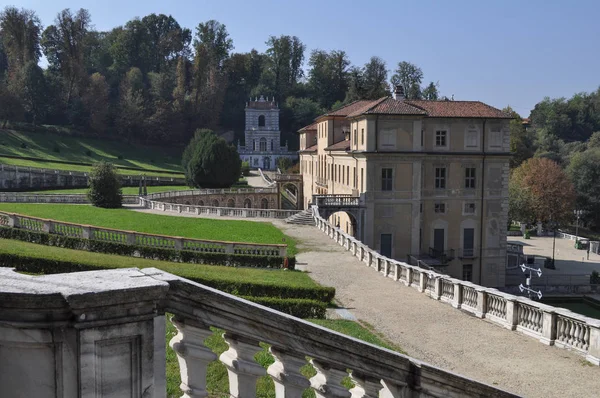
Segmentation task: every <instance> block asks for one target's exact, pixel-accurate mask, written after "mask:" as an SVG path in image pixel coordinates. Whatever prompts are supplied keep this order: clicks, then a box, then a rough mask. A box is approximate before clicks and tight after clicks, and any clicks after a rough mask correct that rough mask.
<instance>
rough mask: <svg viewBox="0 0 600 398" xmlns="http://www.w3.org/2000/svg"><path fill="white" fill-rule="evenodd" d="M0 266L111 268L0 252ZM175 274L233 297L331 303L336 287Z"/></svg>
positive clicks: (47, 270) (50, 270) (54, 270)
mask: <svg viewBox="0 0 600 398" xmlns="http://www.w3.org/2000/svg"><path fill="white" fill-rule="evenodd" d="M0 266H4V267H13V268H16V269H17V270H18V271H21V272H29V273H33V274H60V273H68V272H80V271H92V270H98V269H113V268H114V267H111V266H98V265H92V264H85V263H77V262H73V261H63V260H54V259H47V258H38V257H30V256H21V255H17V254H9V253H0ZM177 275H178V276H181V277H183V278H186V279H189V280H191V281H194V282H198V283H201V284H203V285H206V286H210V287H212V288H215V289H218V290H222V291H224V292H227V293H231V294H234V295H236V296H251V297H254V298H257V297H261V298H266V297H271V298H280V299H306V300H311V301H318V302H322V303H329V302H331V301H332V300H333V298H334V296H335V288H332V287H323V286H318V287H299V286H298V287H294V286H282V285H276V284H269V283H252V282H238V281H230V280H224V279H216V278H207V277H205V276H198V275H195V274H194V273H192V272H178V273H177ZM265 305H266V304H265Z"/></svg>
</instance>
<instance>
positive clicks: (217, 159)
mask: <svg viewBox="0 0 600 398" xmlns="http://www.w3.org/2000/svg"><path fill="white" fill-rule="evenodd" d="M182 165H183V169H184V172H185V179H186V181H187V183H188V185H189V186H193V187H202V188H229V187H231V186H232V185H233V184H234V183H236V182H237V180H238V179H239V178H240V173H241V168H242V161H241V160H240V155H239V153H238V151H237V148H236V147H234V146H233V145H229V144H228V143H227V141H225V140H224V139H223V138H220V137H217V136H216V135H215V133H213V132H212V131H211V130H206V129H203V130H197V131H196V134H195V135H194V138H192V140H191V141H190V143H189V145H188V146H187V147H186V148H185V151H184V152H183V156H182Z"/></svg>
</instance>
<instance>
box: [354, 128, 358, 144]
mask: <svg viewBox="0 0 600 398" xmlns="http://www.w3.org/2000/svg"><path fill="white" fill-rule="evenodd" d="M354 145H358V133H357V132H356V129H354Z"/></svg>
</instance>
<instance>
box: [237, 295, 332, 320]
mask: <svg viewBox="0 0 600 398" xmlns="http://www.w3.org/2000/svg"><path fill="white" fill-rule="evenodd" d="M242 298H244V299H246V300H248V301H252V302H253V303H256V304H260V305H264V306H265V307H269V308H272V309H274V310H277V311H281V312H285V313H286V314H290V315H293V316H295V317H297V318H317V319H325V313H326V311H327V306H326V305H325V303H322V302H319V301H315V300H307V299H280V298H277V297H248V296H242Z"/></svg>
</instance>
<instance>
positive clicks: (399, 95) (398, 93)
mask: <svg viewBox="0 0 600 398" xmlns="http://www.w3.org/2000/svg"><path fill="white" fill-rule="evenodd" d="M394 98H396V99H397V100H399V101H403V100H404V98H405V97H404V87H402V85H401V84H398V85H396V87H395V89H394Z"/></svg>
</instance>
